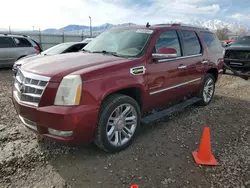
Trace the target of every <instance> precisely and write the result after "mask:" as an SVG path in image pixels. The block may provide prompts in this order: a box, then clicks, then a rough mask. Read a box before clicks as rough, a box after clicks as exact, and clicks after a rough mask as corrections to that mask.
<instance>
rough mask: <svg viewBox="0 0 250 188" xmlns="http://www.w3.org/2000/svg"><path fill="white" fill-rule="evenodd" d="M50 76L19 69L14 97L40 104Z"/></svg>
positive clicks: (35, 104) (33, 104) (22, 101)
mask: <svg viewBox="0 0 250 188" xmlns="http://www.w3.org/2000/svg"><path fill="white" fill-rule="evenodd" d="M49 80H50V78H49V77H45V76H40V75H36V74H33V73H28V72H25V71H23V70H21V69H19V70H18V72H17V75H16V78H15V83H14V86H15V87H14V97H15V99H16V100H17V101H19V102H21V103H24V104H28V105H32V106H38V104H39V102H40V99H41V97H42V94H43V92H44V90H45V88H46V86H47V84H48V82H49Z"/></svg>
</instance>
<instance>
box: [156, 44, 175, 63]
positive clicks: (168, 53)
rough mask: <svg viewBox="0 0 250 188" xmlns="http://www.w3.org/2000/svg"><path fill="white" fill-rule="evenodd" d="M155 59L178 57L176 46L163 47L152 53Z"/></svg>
mask: <svg viewBox="0 0 250 188" xmlns="http://www.w3.org/2000/svg"><path fill="white" fill-rule="evenodd" d="M152 56H153V59H154V60H160V59H170V58H176V57H177V51H176V50H175V49H174V48H166V47H162V48H159V49H158V50H157V52H156V53H153V54H152Z"/></svg>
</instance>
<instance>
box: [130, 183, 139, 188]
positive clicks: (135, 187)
mask: <svg viewBox="0 0 250 188" xmlns="http://www.w3.org/2000/svg"><path fill="white" fill-rule="evenodd" d="M131 188H139V186H138V185H136V184H134V185H131Z"/></svg>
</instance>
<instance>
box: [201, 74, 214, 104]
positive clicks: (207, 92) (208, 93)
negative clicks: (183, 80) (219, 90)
mask: <svg viewBox="0 0 250 188" xmlns="http://www.w3.org/2000/svg"><path fill="white" fill-rule="evenodd" d="M213 92H214V81H213V80H212V79H211V78H210V79H208V80H207V82H206V84H205V86H204V89H203V98H204V101H205V102H209V101H210V100H211V99H212V96H213Z"/></svg>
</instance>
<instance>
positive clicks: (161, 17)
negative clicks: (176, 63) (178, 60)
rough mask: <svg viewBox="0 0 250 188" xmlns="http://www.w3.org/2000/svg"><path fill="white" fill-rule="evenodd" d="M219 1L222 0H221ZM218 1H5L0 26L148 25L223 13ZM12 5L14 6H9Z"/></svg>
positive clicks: (0, 16)
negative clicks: (90, 21) (90, 18)
mask: <svg viewBox="0 0 250 188" xmlns="http://www.w3.org/2000/svg"><path fill="white" fill-rule="evenodd" d="M221 1H223V0H221ZM219 2H220V1H219V0H210V1H208V0H136V1H134V0H67V1H61V0H43V1H40V0H22V1H20V0H19V1H17V0H8V1H3V2H1V7H9V8H4V9H3V8H2V9H1V11H0V18H6V19H1V22H0V27H6V28H7V27H8V26H9V25H10V26H11V27H12V28H26V29H27V28H28V29H32V26H35V28H36V29H37V28H41V29H46V28H60V27H63V26H66V25H68V24H79V25H89V16H91V17H92V24H93V25H100V24H104V23H107V22H108V23H113V24H119V23H125V22H133V23H137V24H146V22H148V21H149V22H150V23H152V24H155V23H161V22H169V21H172V20H174V21H184V22H185V21H188V20H190V19H195V18H199V19H202V18H211V17H213V16H216V15H217V14H218V13H219V12H223V9H222V8H221V5H220V4H219ZM13 5H15V6H13Z"/></svg>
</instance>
